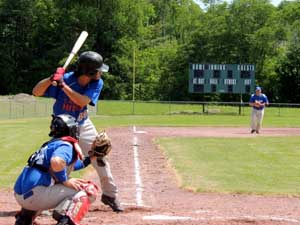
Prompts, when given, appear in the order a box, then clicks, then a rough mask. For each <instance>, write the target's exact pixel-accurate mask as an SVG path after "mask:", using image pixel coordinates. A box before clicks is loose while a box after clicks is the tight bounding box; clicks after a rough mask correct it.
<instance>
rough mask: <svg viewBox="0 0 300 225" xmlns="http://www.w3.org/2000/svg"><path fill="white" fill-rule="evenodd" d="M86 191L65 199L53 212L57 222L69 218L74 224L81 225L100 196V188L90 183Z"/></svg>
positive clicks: (85, 188) (85, 187)
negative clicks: (92, 204)
mask: <svg viewBox="0 0 300 225" xmlns="http://www.w3.org/2000/svg"><path fill="white" fill-rule="evenodd" d="M83 189H84V190H82V191H79V192H77V193H76V194H75V195H74V196H73V197H68V198H65V199H64V200H63V201H62V202H61V203H60V204H59V205H58V206H57V207H56V208H55V209H54V211H53V218H54V219H55V220H56V221H60V220H61V219H63V218H65V217H68V218H69V219H70V220H71V221H72V222H73V223H74V224H76V225H77V224H79V222H80V221H81V220H82V218H83V217H84V216H85V214H86V213H87V212H88V210H89V208H90V205H91V203H92V202H94V201H95V200H96V198H97V196H98V191H99V190H98V187H97V185H95V184H94V183H92V182H90V183H88V184H86V186H84V187H83Z"/></svg>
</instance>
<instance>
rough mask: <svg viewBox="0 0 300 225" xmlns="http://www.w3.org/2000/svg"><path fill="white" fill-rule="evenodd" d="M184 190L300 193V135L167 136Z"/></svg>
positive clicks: (165, 141) (163, 141)
mask: <svg viewBox="0 0 300 225" xmlns="http://www.w3.org/2000/svg"><path fill="white" fill-rule="evenodd" d="M157 143H158V144H159V145H160V146H161V148H162V149H163V151H164V153H165V154H166V156H167V158H169V161H170V163H171V165H172V167H174V168H175V170H176V172H177V174H178V177H180V181H181V186H182V187H183V188H187V189H192V190H195V191H199V192H203V191H204V192H223V193H228V192H229V193H259V194H280V195H297V196H299V195H300V164H299V161H300V139H299V137H257V138H161V139H159V140H157Z"/></svg>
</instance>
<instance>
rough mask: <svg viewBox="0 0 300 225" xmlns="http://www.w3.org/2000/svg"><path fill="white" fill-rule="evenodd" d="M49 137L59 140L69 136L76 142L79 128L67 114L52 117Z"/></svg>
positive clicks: (74, 120)
mask: <svg viewBox="0 0 300 225" xmlns="http://www.w3.org/2000/svg"><path fill="white" fill-rule="evenodd" d="M50 130H51V131H50V134H49V136H50V137H54V138H60V137H65V136H71V137H73V138H75V139H77V140H78V138H79V128H78V123H77V122H76V119H75V118H74V117H73V116H70V115H68V114H60V115H57V116H54V115H52V121H51V125H50Z"/></svg>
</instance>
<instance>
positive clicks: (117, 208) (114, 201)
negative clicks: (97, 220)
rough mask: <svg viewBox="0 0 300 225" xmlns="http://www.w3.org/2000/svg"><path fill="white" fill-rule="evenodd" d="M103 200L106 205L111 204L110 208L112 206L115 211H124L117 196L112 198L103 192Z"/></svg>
mask: <svg viewBox="0 0 300 225" xmlns="http://www.w3.org/2000/svg"><path fill="white" fill-rule="evenodd" d="M101 201H102V202H103V204H104V205H108V206H110V208H112V210H113V211H114V212H117V213H119V212H123V211H124V210H123V209H122V207H121V205H120V202H119V201H118V200H117V199H116V198H112V197H109V196H107V195H104V194H103V195H102V197H101Z"/></svg>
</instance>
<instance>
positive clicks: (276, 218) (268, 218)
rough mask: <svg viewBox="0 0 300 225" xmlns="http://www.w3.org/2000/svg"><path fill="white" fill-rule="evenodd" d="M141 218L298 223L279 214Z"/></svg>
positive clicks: (152, 216) (148, 217) (155, 216)
mask: <svg viewBox="0 0 300 225" xmlns="http://www.w3.org/2000/svg"><path fill="white" fill-rule="evenodd" d="M143 220H156V221H159V220H161V221H173V220H175V221H176V220H191V221H197V220H198V221H219V220H221V221H227V220H254V221H280V222H289V223H300V220H299V219H296V218H288V217H280V216H266V215H265V216H264V215H258V216H248V215H246V216H211V217H190V216H174V215H172V216H169V215H150V216H149V215H148V216H143Z"/></svg>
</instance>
